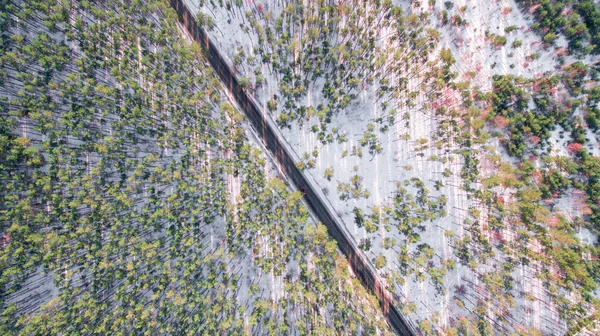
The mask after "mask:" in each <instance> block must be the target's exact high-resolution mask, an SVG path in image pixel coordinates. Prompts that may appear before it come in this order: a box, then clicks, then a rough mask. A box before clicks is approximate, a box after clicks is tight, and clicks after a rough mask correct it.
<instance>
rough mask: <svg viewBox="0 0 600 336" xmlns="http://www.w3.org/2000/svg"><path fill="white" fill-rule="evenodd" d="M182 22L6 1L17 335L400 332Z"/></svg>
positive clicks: (142, 8) (7, 254) (0, 122)
mask: <svg viewBox="0 0 600 336" xmlns="http://www.w3.org/2000/svg"><path fill="white" fill-rule="evenodd" d="M176 21H177V16H176V14H175V13H174V11H173V10H172V9H170V7H169V6H168V2H167V1H162V0H150V1H102V2H89V1H76V2H68V1H67V2H65V1H56V2H55V1H37V0H27V1H2V2H0V29H1V40H0V99H1V100H2V102H1V104H0V108H1V110H0V144H1V146H0V179H1V180H2V184H3V188H1V189H0V294H1V295H0V333H1V334H3V335H9V334H34V335H59V334H73V335H75V334H116V335H125V334H190V335H191V334H210V335H213V334H243V333H265V334H266V333H269V334H277V333H279V334H288V333H290V332H291V331H292V330H293V331H294V332H297V333H299V334H309V333H313V334H319V335H325V334H334V333H337V332H339V331H340V330H343V331H345V332H346V333H349V334H350V333H355V332H362V333H365V334H369V333H375V332H382V333H386V332H387V325H386V323H385V321H384V320H383V318H382V316H381V315H380V314H378V307H377V303H376V301H375V300H374V299H373V298H372V297H371V296H370V295H369V294H367V293H366V292H365V291H364V289H363V288H362V287H361V286H360V285H359V284H358V283H357V281H356V280H353V279H351V278H350V275H349V274H348V270H347V269H348V267H347V264H346V262H345V260H343V258H341V257H340V256H339V255H338V253H337V249H336V245H335V243H334V242H333V241H331V240H330V239H329V238H328V236H327V234H326V230H325V229H324V227H323V226H321V225H314V224H313V223H311V222H310V220H309V219H308V213H307V209H306V208H305V207H304V206H303V205H302V204H301V203H300V202H299V200H300V198H301V195H298V193H291V192H289V191H288V190H287V187H286V185H285V184H284V183H283V182H282V181H281V180H278V179H269V178H268V177H267V176H265V175H264V173H263V172H265V171H266V169H265V167H266V165H267V162H266V161H265V159H264V158H262V156H261V155H260V154H259V152H258V150H257V149H254V148H253V147H252V145H250V144H249V142H248V140H247V139H246V136H245V133H244V131H243V129H242V128H241V122H242V120H243V116H242V115H241V114H240V113H239V112H237V111H236V109H235V108H234V107H232V106H231V105H229V104H227V103H223V101H222V98H223V94H222V93H221V92H220V91H219V90H220V85H219V82H218V80H217V78H216V76H215V75H214V74H213V73H212V71H211V70H210V69H209V68H208V67H206V65H205V64H206V60H205V59H203V58H202V55H201V52H200V49H199V47H198V46H196V45H193V44H189V43H188V42H186V41H185V40H184V39H182V38H181V32H180V31H179V30H178V29H177V26H176V24H175V22H176ZM236 181H237V182H236ZM236 183H239V188H240V189H241V190H239V192H236V191H235V190H236V189H235V188H236V187H235V186H236V185H237V184H236ZM332 284H335V286H332ZM278 287H283V288H280V290H279V292H278V291H277V290H276V289H277V288H278ZM334 331H335V332H334Z"/></svg>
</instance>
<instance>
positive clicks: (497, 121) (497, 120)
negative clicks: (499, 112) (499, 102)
mask: <svg viewBox="0 0 600 336" xmlns="http://www.w3.org/2000/svg"><path fill="white" fill-rule="evenodd" d="M493 122H494V126H496V127H498V128H506V126H508V124H510V120H508V119H507V118H506V117H503V116H495V117H494V120H493Z"/></svg>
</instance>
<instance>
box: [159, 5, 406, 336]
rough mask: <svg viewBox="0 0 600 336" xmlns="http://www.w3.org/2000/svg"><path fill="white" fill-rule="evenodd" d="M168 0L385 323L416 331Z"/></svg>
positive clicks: (183, 13)
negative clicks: (376, 302) (369, 294)
mask: <svg viewBox="0 0 600 336" xmlns="http://www.w3.org/2000/svg"><path fill="white" fill-rule="evenodd" d="M170 1H171V6H172V7H173V8H174V9H175V11H176V12H177V14H178V16H179V21H180V23H181V24H182V25H183V27H185V29H186V30H187V31H188V34H190V36H192V38H193V39H194V40H195V41H196V42H198V43H199V44H200V45H201V46H202V48H203V50H204V51H205V54H206V57H207V58H208V61H209V62H210V65H211V66H212V67H213V69H214V70H215V72H216V73H217V74H218V76H219V78H220V79H221V82H222V83H223V85H224V86H225V87H226V88H227V89H228V90H229V91H230V92H231V94H232V96H233V97H234V98H235V100H236V102H237V103H238V105H239V106H240V108H241V109H242V110H243V111H244V113H245V114H246V117H247V118H248V119H249V120H250V122H251V123H252V126H253V127H254V129H255V131H256V132H257V134H258V135H259V136H260V137H261V140H262V142H263V144H264V145H265V147H266V148H267V149H268V150H269V151H271V152H272V153H273V156H274V157H275V158H276V159H277V161H279V164H280V167H281V169H282V170H283V173H284V174H285V175H286V176H287V177H288V179H289V180H291V181H292V182H293V183H294V184H295V185H296V187H297V188H298V189H301V188H302V189H303V190H305V192H306V193H305V196H304V200H305V201H306V203H307V204H308V206H309V207H310V209H311V210H312V212H313V213H314V214H315V216H317V218H319V220H320V221H321V222H322V223H323V224H324V225H325V226H326V227H327V230H328V232H329V234H330V235H331V236H332V237H333V238H334V239H335V240H336V241H337V245H338V247H339V249H340V250H341V251H342V253H343V254H344V255H346V258H348V263H349V264H350V267H352V270H353V271H354V274H355V275H356V276H357V277H358V278H359V280H360V281H361V283H362V284H363V286H365V287H366V288H367V289H368V290H370V291H371V292H373V293H375V296H376V297H377V299H379V302H380V304H381V308H382V310H383V314H384V316H385V317H386V318H387V319H388V322H389V324H390V325H391V326H392V327H393V328H394V330H395V331H396V332H397V333H398V334H400V335H407V336H412V335H416V334H417V333H416V331H415V328H414V327H413V326H412V324H410V322H408V320H407V319H406V317H405V316H404V315H402V314H401V313H400V311H399V310H398V309H396V307H395V306H394V305H393V302H392V299H391V297H390V294H389V293H388V292H387V290H386V289H385V288H384V287H383V285H382V284H381V280H380V279H379V276H378V275H377V271H376V270H375V269H374V267H373V266H372V265H371V263H370V261H368V260H365V258H363V256H362V254H361V253H360V252H359V251H358V248H357V247H356V245H355V244H354V243H353V242H352V240H351V239H349V237H348V235H347V233H346V231H345V230H344V227H343V224H342V223H339V222H338V221H337V220H336V219H335V217H334V216H333V214H332V213H331V211H330V210H329V208H327V206H326V205H325V203H324V202H323V200H322V199H321V197H320V196H319V195H318V194H317V193H316V192H315V189H314V188H313V186H312V185H311V183H310V182H309V181H308V180H307V179H306V177H305V176H304V174H302V172H300V170H299V169H298V168H296V164H295V162H294V160H293V159H292V155H291V154H290V153H289V151H288V150H287V148H286V147H285V146H284V144H283V142H282V140H281V139H280V138H279V137H278V136H277V134H276V133H275V132H274V131H273V128H272V127H271V125H270V124H269V123H268V122H267V120H266V118H265V116H263V114H262V113H261V112H260V110H259V109H258V107H257V106H256V104H255V103H254V101H253V100H252V99H251V98H250V97H249V95H248V94H247V93H246V91H244V90H243V89H242V88H241V87H240V84H239V82H238V80H237V78H236V77H235V75H234V73H233V71H232V70H231V68H230V67H229V65H228V64H227V62H226V61H225V60H224V59H223V57H221V54H220V53H219V51H218V50H217V48H216V47H215V46H214V44H213V43H212V42H211V41H210V39H209V38H208V35H207V34H206V33H205V32H204V30H203V29H200V28H199V27H198V25H197V24H196V20H195V18H194V16H193V15H192V13H191V12H190V11H189V9H188V8H187V7H186V6H185V4H184V3H183V0H170Z"/></svg>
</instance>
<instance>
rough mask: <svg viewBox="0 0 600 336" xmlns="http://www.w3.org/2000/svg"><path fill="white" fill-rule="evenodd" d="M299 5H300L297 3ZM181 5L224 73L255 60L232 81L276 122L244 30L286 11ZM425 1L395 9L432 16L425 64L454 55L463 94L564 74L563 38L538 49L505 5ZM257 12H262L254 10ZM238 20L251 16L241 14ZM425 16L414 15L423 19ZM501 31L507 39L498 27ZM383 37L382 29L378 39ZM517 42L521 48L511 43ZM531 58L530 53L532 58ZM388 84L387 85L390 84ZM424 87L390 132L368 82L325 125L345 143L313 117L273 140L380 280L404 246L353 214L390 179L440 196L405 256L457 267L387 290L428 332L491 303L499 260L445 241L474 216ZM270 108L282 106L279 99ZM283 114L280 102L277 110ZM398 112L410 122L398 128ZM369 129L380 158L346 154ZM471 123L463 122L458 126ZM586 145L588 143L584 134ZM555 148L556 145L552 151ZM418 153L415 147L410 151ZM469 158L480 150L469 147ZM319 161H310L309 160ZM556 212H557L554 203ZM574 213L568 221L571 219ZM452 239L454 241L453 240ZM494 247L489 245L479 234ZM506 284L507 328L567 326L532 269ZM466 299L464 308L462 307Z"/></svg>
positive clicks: (454, 101)
mask: <svg viewBox="0 0 600 336" xmlns="http://www.w3.org/2000/svg"><path fill="white" fill-rule="evenodd" d="M305 2H306V3H307V6H308V5H310V4H309V1H305ZM187 3H188V6H189V7H190V9H192V11H194V12H197V11H202V12H204V13H205V14H207V15H209V16H211V17H212V18H213V19H214V21H215V26H216V28H215V29H213V30H212V31H211V32H210V34H209V35H210V36H211V38H212V40H213V42H214V43H215V44H216V45H217V46H218V47H219V48H220V51H221V53H222V54H223V55H224V56H225V57H226V59H227V60H228V61H229V62H230V63H231V64H232V65H233V64H234V59H235V57H236V55H238V54H239V51H240V50H243V51H244V53H245V56H246V59H248V58H249V57H251V56H254V57H256V58H257V59H258V60H255V61H253V62H248V61H246V62H243V63H242V64H240V65H239V66H236V68H237V69H238V70H239V75H240V77H242V76H245V77H248V78H250V81H251V82H253V81H254V79H255V78H256V77H255V75H254V70H256V69H260V72H261V73H262V76H263V77H264V79H265V80H264V83H263V85H262V86H260V87H257V88H256V89H255V91H254V95H255V99H256V101H257V102H258V103H259V104H260V105H262V106H263V111H264V113H265V115H266V116H268V117H269V118H271V119H270V122H272V123H274V121H273V119H274V118H276V117H277V113H278V112H275V113H273V114H271V113H269V112H268V108H267V102H268V101H269V100H270V99H271V98H273V97H280V96H281V92H280V87H279V84H278V83H279V79H280V78H281V74H278V73H277V72H273V71H272V70H271V69H270V67H269V66H267V65H265V64H264V63H261V62H260V56H259V55H258V54H257V53H256V50H257V48H259V47H260V46H259V45H258V37H257V36H256V35H255V34H254V33H253V32H252V30H248V25H249V20H250V18H251V17H253V18H256V17H257V16H256V15H255V14H256V13H258V12H260V14H261V17H263V18H264V13H270V15H271V18H272V19H273V18H277V17H279V15H280V14H281V12H282V11H283V10H284V9H283V7H282V4H281V2H280V1H260V0H257V1H250V2H244V7H243V8H242V9H240V8H238V7H236V6H233V7H232V10H227V9H226V8H224V7H213V6H210V5H205V6H204V7H202V8H199V7H198V6H197V1H195V0H187ZM413 3H414V1H413ZM429 3H430V1H425V0H422V1H420V3H419V2H417V5H415V4H412V5H411V4H410V3H409V2H408V1H395V4H396V5H398V6H400V7H402V8H403V9H404V10H405V12H406V13H409V14H410V13H413V14H420V13H427V14H428V17H429V19H430V22H429V26H430V27H435V28H436V29H437V30H438V32H439V34H440V38H439V43H437V44H436V46H435V48H434V50H433V51H431V53H430V55H429V57H430V60H434V59H435V58H436V57H437V55H438V54H439V52H440V51H441V50H442V49H443V48H449V49H450V50H451V51H452V55H453V57H454V58H455V59H456V63H455V64H454V65H453V66H452V71H455V72H456V73H457V74H458V76H457V78H456V80H455V81H457V82H459V81H467V80H469V81H470V82H471V84H472V87H478V88H479V90H480V91H482V92H489V91H491V90H492V76H493V75H496V74H499V75H506V74H512V75H517V76H524V77H526V78H540V77H543V76H546V75H547V74H552V73H553V72H555V71H556V70H557V69H559V68H560V67H562V65H561V64H560V62H559V61H558V54H559V53H560V52H561V50H562V49H561V48H563V47H564V46H565V45H566V41H565V40H564V38H562V39H559V40H558V41H557V42H556V46H554V47H553V46H550V47H548V46H544V45H543V41H542V40H541V38H540V36H539V35H536V33H535V32H533V31H531V29H530V28H529V27H530V26H531V24H532V19H531V16H530V15H526V14H524V13H523V11H521V10H520V9H519V8H518V7H517V4H516V3H515V1H513V0H501V1H493V0H480V1H477V2H472V1H466V0H457V1H454V2H453V6H452V8H451V9H447V7H446V4H445V3H444V2H443V1H436V2H434V3H435V5H434V6H433V7H431V6H430V5H429ZM259 8H260V9H259ZM445 9H446V10H447V11H448V13H449V16H450V17H451V18H450V23H447V24H443V23H442V11H443V10H445ZM246 13H249V15H247V14H246ZM454 15H459V16H460V17H461V18H462V19H463V20H464V22H466V24H463V25H456V24H452V16H454ZM421 18H422V16H421ZM510 26H515V27H513V28H514V30H512V31H511V29H513V28H509V29H508V31H507V29H506V28H507V27H510ZM383 32H385V29H384V30H383ZM383 32H382V35H381V36H378V44H379V45H381V46H385V45H386V43H391V42H389V41H387V40H386V38H387V37H386V36H385V35H384V33H383ZM493 34H495V35H496V36H505V37H506V43H505V45H503V46H501V45H493V36H494V35H493ZM515 41H521V45H520V46H518V47H517V46H514V47H513V43H514V42H515ZM532 55H534V56H533V57H532ZM574 60H575V58H574V57H572V56H567V57H566V59H565V64H568V63H570V62H572V61H574ZM392 80H394V78H392ZM420 84H421V83H420V82H418V81H410V82H409V84H408V85H409V87H410V89H411V90H414V91H418V92H419V94H418V95H417V98H416V99H415V101H414V103H415V106H413V107H408V106H406V104H404V105H402V104H401V105H400V109H399V110H398V111H397V112H398V113H397V116H398V117H397V119H398V121H397V122H396V123H394V124H393V125H391V127H389V129H388V130H387V131H384V130H382V129H381V128H382V125H381V124H379V123H377V122H376V121H377V118H379V117H381V116H383V115H385V114H384V112H383V111H382V108H381V100H380V99H378V96H377V92H378V90H379V89H380V84H378V83H376V82H375V83H373V84H371V85H366V86H365V87H363V90H361V92H360V94H359V95H358V97H357V99H355V100H354V101H352V102H351V103H350V104H349V105H348V106H347V107H346V108H344V109H343V110H342V111H340V112H339V113H337V114H335V115H333V116H332V118H331V123H330V124H329V125H328V126H329V128H328V132H332V130H333V129H337V133H338V134H340V135H344V136H345V137H346V138H347V140H348V141H347V142H343V143H339V142H337V141H333V142H331V143H328V144H323V142H322V141H321V140H320V139H319V138H318V136H317V132H314V131H313V129H312V128H313V126H318V125H319V122H318V120H316V119H317V118H315V117H313V118H312V119H310V120H307V121H304V122H302V123H301V124H300V123H298V122H292V123H291V125H290V127H289V128H283V129H280V132H281V134H282V135H283V137H284V138H285V139H286V140H287V145H288V147H289V148H290V149H291V150H292V151H293V152H294V153H295V155H296V157H297V159H298V160H301V159H302V158H304V157H305V156H304V155H305V153H308V156H309V157H312V158H313V159H314V161H315V167H314V169H307V170H306V174H307V175H308V176H309V177H310V178H311V179H312V180H313V181H314V182H315V183H316V184H318V185H319V186H320V189H321V190H322V192H323V193H324V194H325V195H326V196H327V198H328V200H329V201H330V202H331V206H332V208H333V209H335V211H336V212H337V214H338V215H339V216H340V217H341V218H342V220H343V223H344V224H345V226H346V228H347V230H348V231H349V232H350V233H351V234H352V236H353V237H354V240H355V241H356V242H357V243H358V242H360V241H361V240H362V239H363V238H370V239H372V248H371V249H370V251H368V252H366V255H367V256H368V257H369V259H373V258H375V257H378V256H381V255H382V256H384V257H385V259H386V261H387V265H386V266H385V267H384V268H383V269H382V270H381V272H382V274H395V273H396V272H397V271H398V270H399V266H398V258H399V255H400V249H401V246H402V245H405V243H406V236H405V235H403V234H402V233H401V232H399V230H398V228H397V227H396V226H394V225H391V226H390V227H389V228H388V229H386V225H384V223H380V224H378V226H379V227H378V229H377V231H376V232H374V233H368V232H367V231H366V228H365V227H359V226H357V224H356V223H355V219H354V218H355V214H354V213H353V209H354V208H359V209H362V211H363V212H364V213H365V214H366V215H369V214H371V213H372V210H371V209H372V207H373V206H378V207H381V206H385V205H388V206H391V205H392V197H393V195H394V192H395V191H396V188H397V187H396V182H403V181H407V180H411V179H412V178H418V179H420V180H421V181H423V183H424V184H425V187H426V188H427V189H428V190H429V193H430V195H431V198H434V197H439V196H441V195H444V196H445V197H446V198H447V203H446V212H447V215H446V216H444V217H442V218H439V219H435V220H433V221H428V222H425V223H424V231H423V232H422V233H420V238H421V240H420V241H419V242H418V243H416V244H408V245H407V247H408V253H409V254H411V255H414V256H416V255H417V253H416V252H417V251H418V245H419V244H423V243H425V244H427V245H429V246H430V247H431V248H432V249H433V250H434V251H435V257H433V258H431V260H430V261H429V263H428V265H427V267H424V268H423V269H421V270H419V271H424V270H425V269H426V268H427V269H431V268H436V267H439V268H441V265H442V261H445V260H453V261H455V262H457V266H456V268H454V269H448V270H447V273H446V274H445V275H443V278H444V287H445V290H444V291H441V292H439V291H437V290H436V288H435V285H434V283H433V282H432V281H431V279H430V278H429V277H428V276H427V277H426V278H425V281H422V280H418V279H416V277H415V276H414V275H410V276H408V277H407V278H406V279H405V280H406V281H405V282H404V283H401V282H397V283H395V284H394V285H393V288H394V291H395V293H396V294H398V295H399V296H400V298H401V299H400V300H401V302H402V303H409V302H412V303H415V304H416V311H415V312H414V313H413V314H411V315H410V316H411V318H413V319H414V320H417V321H420V320H437V323H436V324H437V326H452V325H454V322H455V321H456V320H457V319H458V318H459V317H460V316H461V315H463V314H465V310H464V309H463V308H461V307H460V306H459V305H458V304H457V302H456V300H454V299H455V298H460V299H461V301H462V302H463V303H465V307H466V309H467V310H472V309H473V307H474V306H475V305H476V302H473V301H471V299H473V298H475V299H477V298H479V299H482V300H487V301H490V300H493V298H489V297H486V295H487V294H486V293H484V292H482V290H480V289H481V288H483V287H481V286H482V284H481V283H480V281H481V277H480V275H481V274H483V273H485V272H494V271H495V270H496V266H498V265H499V264H500V263H501V261H502V260H503V257H502V256H498V257H497V259H496V260H495V261H494V262H488V264H481V265H479V266H478V267H475V268H472V267H468V266H464V265H461V264H460V263H458V260H457V259H456V257H455V251H454V247H453V246H454V242H455V241H456V239H457V238H458V239H460V238H462V237H465V236H468V235H469V234H468V232H466V230H465V226H466V225H465V219H467V218H473V216H472V215H469V208H470V207H476V206H477V203H476V202H474V201H473V200H472V198H471V197H470V196H469V195H468V193H467V191H465V190H464V189H463V188H462V186H463V183H464V181H463V180H462V178H461V169H462V168H463V161H462V160H463V159H462V157H461V156H460V155H457V154H455V152H454V151H455V150H458V149H460V146H459V144H458V143H456V142H454V140H455V139H454V138H452V137H449V138H447V139H442V141H446V142H445V143H443V144H442V146H439V148H438V147H436V146H435V145H434V144H435V134H436V132H437V130H438V128H439V123H440V118H439V117H437V116H436V115H435V111H434V110H433V109H431V108H429V107H430V105H429V103H430V101H429V98H428V96H427V95H425V94H423V93H421V92H420V90H421V88H420V87H419V85H420ZM321 89H322V85H321V83H319V82H316V83H314V84H313V85H311V86H309V87H308V88H307V91H306V95H305V96H304V97H303V98H302V102H301V105H303V106H306V107H310V106H312V107H316V106H318V105H319V104H325V103H327V98H326V97H323V94H322V92H321ZM457 95H458V93H456V92H452V91H450V92H449V93H447V94H446V93H445V94H444V96H445V98H447V99H445V100H442V101H441V103H442V104H445V105H446V107H447V108H448V109H450V108H453V107H456V108H459V103H458V98H459V97H458V96H457ZM278 103H279V102H278ZM278 105H280V104H278ZM404 115H407V116H408V118H407V119H406V120H405V119H404V118H403V116H404ZM369 124H374V125H375V127H374V128H373V130H372V133H373V134H374V135H375V137H376V138H377V139H378V141H379V142H380V145H381V147H382V148H383V152H382V153H380V154H375V155H371V154H369V153H368V148H367V147H362V148H361V149H362V156H359V155H354V154H353V153H354V148H355V147H359V148H360V147H361V146H360V140H361V139H362V138H363V137H364V133H365V132H366V131H367V130H368V128H369V126H368V125H369ZM467 126H468V125H464V124H462V125H460V127H461V128H464V127H467ZM559 131H560V130H556V131H555V132H553V135H552V138H551V141H550V142H551V143H552V144H553V148H554V149H555V150H556V154H563V155H564V154H566V151H565V142H564V140H559V139H557V137H558V132H559ZM591 138H593V137H591ZM556 141H559V142H558V143H557V142H556ZM486 145H491V146H493V147H498V153H499V154H500V155H501V157H502V159H503V160H504V161H507V162H510V161H511V160H512V159H511V158H509V157H508V156H507V155H506V153H505V151H504V150H503V149H502V148H501V145H500V144H499V143H498V141H497V140H490V141H488V142H487V143H486ZM419 148H420V149H419ZM474 149H481V146H479V145H476V146H474ZM597 150H598V146H596V145H594V146H592V153H597ZM315 151H316V152H318V154H317V153H315V154H317V155H316V157H315V156H313V152H315ZM474 153H475V154H476V155H475V156H476V157H477V158H478V159H479V161H480V162H481V163H483V162H485V159H484V158H485V155H486V154H488V153H486V152H485V151H484V150H481V151H480V152H474ZM328 168H332V169H333V176H332V177H331V179H330V180H329V179H328V178H326V176H325V171H326V169H328ZM480 173H481V177H482V178H485V177H489V176H492V175H493V174H494V173H495V172H494V170H493V168H492V167H491V166H490V167H487V168H486V167H485V165H483V164H482V166H481V167H480ZM355 175H358V176H360V177H362V182H361V185H362V187H363V188H364V189H366V190H368V191H369V193H370V196H369V197H368V198H358V199H352V198H351V199H348V200H342V199H340V197H339V196H340V193H339V192H338V185H339V184H340V183H350V181H351V179H352V177H353V176H355ZM436 181H440V182H441V183H442V184H443V186H440V185H438V187H439V191H438V190H436ZM407 190H409V193H413V194H414V193H415V192H416V190H415V189H414V188H411V187H407ZM499 192H500V195H501V196H502V197H504V199H505V200H506V201H509V200H510V197H511V191H510V190H503V191H499ZM563 202H564V203H565V204H570V201H569V200H563ZM558 208H559V209H560V208H561V207H560V206H558ZM569 213H571V214H572V213H573V212H569ZM487 215H488V214H487V213H486V212H485V211H481V213H480V214H479V216H478V218H475V219H479V220H480V222H481V223H482V224H481V225H483V223H484V222H485V220H486V218H487V217H486V216H487ZM505 234H506V236H507V237H510V236H511V235H514V232H508V231H507V232H505ZM452 237H453V238H452ZM385 238H395V239H396V244H395V246H393V247H392V248H389V249H385V248H383V247H382V243H383V242H384V239H385ZM487 238H488V239H491V238H492V237H487ZM581 238H582V240H584V241H588V242H591V241H592V240H593V236H592V235H591V233H589V232H587V233H586V232H582V233H581ZM513 274H514V275H515V277H516V278H517V279H516V283H517V284H518V286H517V287H518V288H516V289H515V291H514V292H516V293H521V295H520V296H518V297H516V298H515V300H516V308H514V310H513V311H512V319H513V320H512V321H511V322H510V324H511V325H513V326H514V327H515V328H517V327H518V326H530V327H534V328H536V329H539V330H541V331H542V332H543V333H547V334H554V333H557V334H560V333H562V332H564V328H565V327H566V325H565V323H564V321H560V319H558V318H557V316H556V312H555V310H554V308H553V307H552V304H546V303H544V302H548V300H547V298H546V297H545V295H546V294H545V293H544V291H543V288H542V284H541V282H540V281H539V280H538V279H535V277H534V276H533V275H532V274H533V272H532V270H531V269H529V268H528V267H525V266H522V267H521V268H517V269H516V270H515V271H514V272H513ZM465 285H466V286H467V287H468V288H469V291H470V293H467V294H463V293H462V292H463V289H462V288H464V287H463V286H465ZM523 293H531V295H533V296H534V297H536V298H538V300H534V302H532V303H531V304H529V303H528V302H529V301H527V300H526V299H524V298H523V297H522V296H523V295H522V294H523ZM469 298H470V299H469ZM488 317H489V319H491V320H493V319H494V313H493V312H491V311H488Z"/></svg>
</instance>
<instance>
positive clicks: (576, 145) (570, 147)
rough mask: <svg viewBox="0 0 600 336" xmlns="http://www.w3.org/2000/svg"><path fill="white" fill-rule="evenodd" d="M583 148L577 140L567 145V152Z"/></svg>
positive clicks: (574, 151)
mask: <svg viewBox="0 0 600 336" xmlns="http://www.w3.org/2000/svg"><path fill="white" fill-rule="evenodd" d="M582 149H583V145H582V144H580V143H578V142H572V143H570V144H568V145H567V150H568V151H569V153H573V154H574V153H579V152H580V151H581V150H582Z"/></svg>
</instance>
